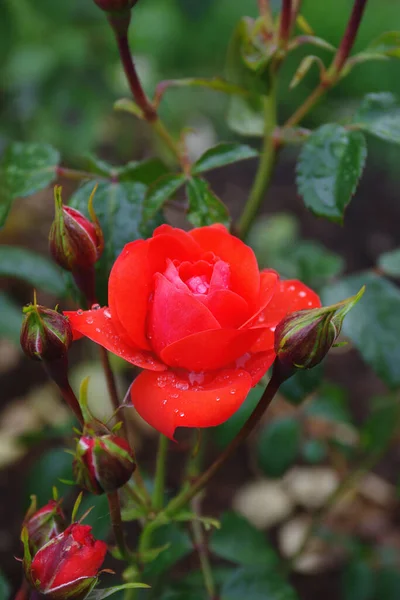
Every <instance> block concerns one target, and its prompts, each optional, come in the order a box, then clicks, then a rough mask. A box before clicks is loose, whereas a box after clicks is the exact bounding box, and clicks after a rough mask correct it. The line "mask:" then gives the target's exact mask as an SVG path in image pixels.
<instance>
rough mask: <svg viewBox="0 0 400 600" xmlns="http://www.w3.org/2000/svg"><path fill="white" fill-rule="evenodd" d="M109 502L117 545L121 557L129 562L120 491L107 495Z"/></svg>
mask: <svg viewBox="0 0 400 600" xmlns="http://www.w3.org/2000/svg"><path fill="white" fill-rule="evenodd" d="M107 500H108V507H109V511H110V519H111V524H112V528H113V531H114V537H115V541H116V544H117V546H118V549H119V551H120V553H121V557H122V558H123V559H124V560H126V561H128V562H129V561H130V554H129V550H128V547H127V545H126V542H125V536H124V531H123V526H122V518H121V505H120V502H119V496H118V491H115V492H111V493H110V494H107Z"/></svg>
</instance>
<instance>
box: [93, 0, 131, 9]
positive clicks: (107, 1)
mask: <svg viewBox="0 0 400 600" xmlns="http://www.w3.org/2000/svg"><path fill="white" fill-rule="evenodd" d="M137 1H138V0H94V2H95V4H97V6H98V7H99V8H101V10H105V11H106V12H121V11H126V10H131V8H133V7H134V6H135V4H136V2H137Z"/></svg>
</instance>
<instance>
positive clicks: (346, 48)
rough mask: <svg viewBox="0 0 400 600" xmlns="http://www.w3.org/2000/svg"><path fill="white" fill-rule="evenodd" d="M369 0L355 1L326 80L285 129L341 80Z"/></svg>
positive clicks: (288, 121) (298, 120) (323, 80)
mask: <svg viewBox="0 0 400 600" xmlns="http://www.w3.org/2000/svg"><path fill="white" fill-rule="evenodd" d="M367 1H368V0H355V2H354V5H353V10H352V12H351V15H350V19H349V22H348V24H347V27H346V31H345V33H344V35H343V38H342V41H341V42H340V45H339V48H338V50H337V52H336V54H335V56H334V58H333V61H332V64H331V66H330V67H329V69H328V70H327V71H326V73H325V76H324V78H323V79H322V81H321V82H320V83H319V85H318V86H317V87H316V88H315V89H314V90H313V92H311V94H310V95H309V96H308V98H306V100H305V101H304V103H303V104H302V105H301V106H300V107H299V108H298V109H297V110H296V111H295V112H294V113H293V115H292V116H291V117H290V118H289V119H288V120H287V121H286V123H285V124H284V125H283V127H284V128H285V129H287V128H289V127H294V125H297V124H298V123H299V122H300V121H301V120H302V119H303V118H304V117H305V116H306V114H307V113H308V112H309V111H310V110H311V109H312V108H313V107H314V106H315V105H316V103H317V102H318V101H319V100H320V99H321V97H322V96H323V95H324V94H325V92H327V91H328V90H329V89H330V88H331V87H333V86H334V85H335V84H336V83H337V81H338V80H339V78H340V74H341V71H342V69H343V66H344V64H345V62H346V60H347V58H348V56H349V54H350V51H351V49H352V47H353V44H354V42H355V40H356V37H357V33H358V29H359V27H360V23H361V19H362V16H363V14H364V10H365V7H366V5H367Z"/></svg>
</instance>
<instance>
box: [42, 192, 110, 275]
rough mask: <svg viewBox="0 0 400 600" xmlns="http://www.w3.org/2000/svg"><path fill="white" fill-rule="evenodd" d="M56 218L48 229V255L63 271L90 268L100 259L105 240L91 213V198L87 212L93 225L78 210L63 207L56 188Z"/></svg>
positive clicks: (59, 193)
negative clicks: (91, 217)
mask: <svg viewBox="0 0 400 600" xmlns="http://www.w3.org/2000/svg"><path fill="white" fill-rule="evenodd" d="M54 195H55V219H54V221H53V224H52V226H51V229H50V234H49V242H50V252H51V254H52V256H53V258H54V260H55V261H56V263H58V264H59V265H60V267H62V268H63V269H65V270H66V271H72V272H73V271H74V270H75V269H76V268H78V269H86V268H88V267H91V266H93V265H94V264H95V263H96V262H97V261H98V260H99V258H100V256H101V254H102V252H103V247H104V240H103V234H102V231H101V229H100V225H99V223H98V222H97V219H96V217H95V216H94V213H93V208H92V199H93V194H92V196H91V198H90V200H89V212H90V213H91V215H93V220H94V223H92V222H91V221H89V219H87V218H86V217H85V216H84V215H83V214H82V213H81V212H79V210H76V209H75V208H71V207H70V206H65V205H64V204H63V202H62V199H61V188H60V187H56V188H55V190H54Z"/></svg>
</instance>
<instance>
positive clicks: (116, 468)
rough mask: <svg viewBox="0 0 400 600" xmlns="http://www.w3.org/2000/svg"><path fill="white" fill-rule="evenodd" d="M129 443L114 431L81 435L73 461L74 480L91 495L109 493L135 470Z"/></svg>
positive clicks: (122, 483)
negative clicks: (100, 434) (112, 432)
mask: <svg viewBox="0 0 400 600" xmlns="http://www.w3.org/2000/svg"><path fill="white" fill-rule="evenodd" d="M135 467H136V465H135V461H134V455H133V452H132V449H131V448H130V446H129V444H128V442H127V441H126V440H124V439H123V438H121V437H119V436H116V435H114V434H110V435H102V436H89V435H84V436H82V437H81V438H80V439H79V441H78V444H77V447H76V454H75V459H74V463H73V469H74V475H75V480H76V482H77V484H78V485H80V486H82V487H83V488H85V489H86V490H88V491H89V492H91V493H92V494H103V493H106V494H109V493H110V492H114V491H115V490H117V489H118V488H120V487H122V486H123V485H125V483H127V481H129V479H130V477H131V475H132V473H133V472H134V470H135Z"/></svg>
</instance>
